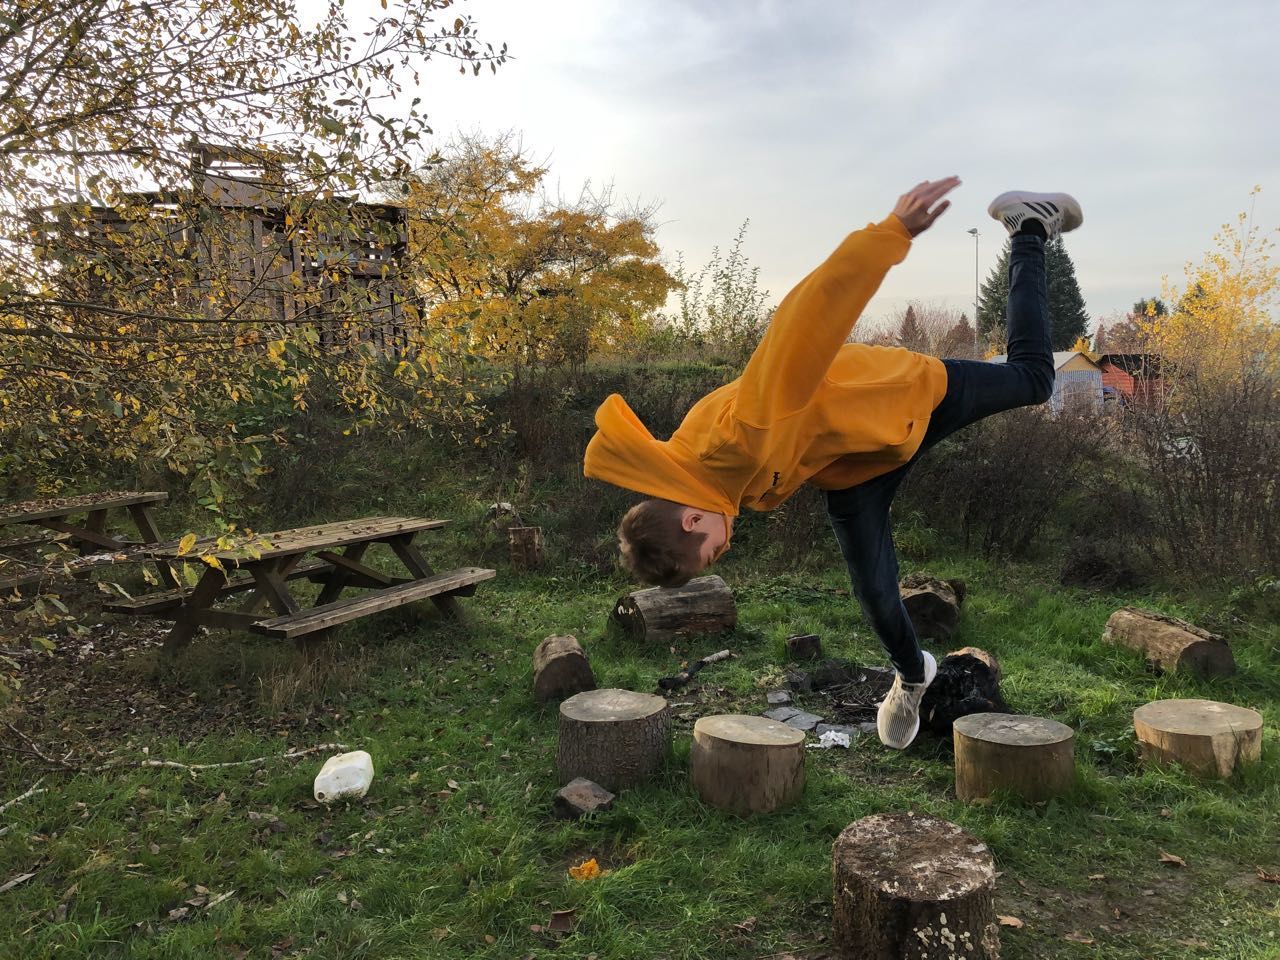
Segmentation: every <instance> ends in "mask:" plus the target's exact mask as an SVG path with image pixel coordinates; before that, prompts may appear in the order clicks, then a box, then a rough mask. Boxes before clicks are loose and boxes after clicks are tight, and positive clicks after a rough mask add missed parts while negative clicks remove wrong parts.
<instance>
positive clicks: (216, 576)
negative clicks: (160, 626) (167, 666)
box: [164, 567, 226, 656]
mask: <svg viewBox="0 0 1280 960" xmlns="http://www.w3.org/2000/svg"><path fill="white" fill-rule="evenodd" d="M224 583H226V577H225V576H224V575H223V573H222V571H221V570H218V569H217V568H215V567H209V568H208V569H207V570H205V572H204V575H203V576H202V577H201V578H200V581H199V582H198V583H197V584H196V585H195V589H194V590H192V591H191V593H190V594H189V595H188V596H187V597H186V598H184V599H183V601H182V606H180V607H179V608H178V611H177V618H176V622H175V623H174V625H173V628H172V629H171V630H170V631H169V635H168V636H167V637H165V638H164V652H165V653H166V654H168V655H169V656H175V655H176V654H177V652H178V651H179V650H181V649H182V648H183V647H185V646H186V645H187V644H188V643H190V642H191V638H192V637H193V636H195V632H196V627H198V626H199V624H198V623H197V622H196V616H197V615H198V614H199V613H200V611H202V610H207V609H209V607H211V606H213V601H214V600H216V599H217V598H218V594H219V593H220V592H221V591H222V585H223V584H224Z"/></svg>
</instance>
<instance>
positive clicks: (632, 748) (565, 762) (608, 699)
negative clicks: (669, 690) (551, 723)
mask: <svg viewBox="0 0 1280 960" xmlns="http://www.w3.org/2000/svg"><path fill="white" fill-rule="evenodd" d="M670 748H671V708H670V707H669V706H668V705H667V701H666V700H664V699H663V698H662V697H655V696H653V695H652V694H648V693H635V692H633V691H631V690H614V689H609V690H588V691H585V692H583V693H579V694H576V695H574V696H572V697H570V698H569V699H568V700H566V701H564V703H562V704H560V742H559V746H558V748H557V751H556V767H557V769H558V771H559V774H560V783H561V784H567V783H569V782H570V781H571V780H574V779H576V778H577V777H585V778H586V779H587V780H594V781H595V782H596V783H598V784H600V786H602V787H604V788H605V789H606V790H610V791H612V792H614V793H617V792H618V791H619V790H621V789H623V788H624V787H630V786H634V785H635V784H637V783H641V782H643V781H644V780H647V779H648V778H649V777H651V776H652V775H653V774H654V773H656V772H657V771H658V769H659V768H660V767H661V766H662V764H663V762H664V761H665V760H666V757H667V753H668V751H669V750H670Z"/></svg>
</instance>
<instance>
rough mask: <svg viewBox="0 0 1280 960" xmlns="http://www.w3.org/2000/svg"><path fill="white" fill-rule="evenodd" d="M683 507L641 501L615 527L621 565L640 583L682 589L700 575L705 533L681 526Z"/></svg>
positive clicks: (659, 501)
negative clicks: (620, 551)
mask: <svg viewBox="0 0 1280 960" xmlns="http://www.w3.org/2000/svg"><path fill="white" fill-rule="evenodd" d="M684 509H685V507H684V504H681V503H675V502H673V501H671V500H657V499H654V500H642V501H640V502H639V503H637V504H636V505H635V506H634V507H632V508H631V509H630V510H628V511H627V512H626V514H625V515H624V516H623V518H622V522H621V523H620V524H618V545H619V547H620V548H621V550H622V564H623V566H625V567H626V568H627V569H628V570H629V571H631V573H632V575H633V576H635V577H636V579H637V580H639V581H640V582H641V583H649V584H653V585H655V586H659V587H681V586H684V585H685V584H686V583H688V582H689V581H690V580H692V579H693V578H694V577H695V576H697V575H698V574H699V573H701V572H702V567H703V563H702V555H701V551H702V541H703V540H705V539H706V538H707V535H706V534H705V533H691V532H688V531H686V530H685V529H684V528H683V526H681V523H680V519H681V516H682V515H683V512H684Z"/></svg>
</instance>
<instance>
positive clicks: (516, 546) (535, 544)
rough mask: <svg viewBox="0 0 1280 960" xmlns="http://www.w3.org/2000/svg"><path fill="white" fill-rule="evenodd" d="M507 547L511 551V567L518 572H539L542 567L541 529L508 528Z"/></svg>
mask: <svg viewBox="0 0 1280 960" xmlns="http://www.w3.org/2000/svg"><path fill="white" fill-rule="evenodd" d="M507 546H508V548H509V549H510V551H511V565H512V566H513V567H515V568H516V569H517V570H537V569H538V568H539V567H541V566H542V560H543V552H544V551H543V540H542V528H541V527H510V528H508V530H507Z"/></svg>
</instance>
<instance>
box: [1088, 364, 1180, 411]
mask: <svg viewBox="0 0 1280 960" xmlns="http://www.w3.org/2000/svg"><path fill="white" fill-rule="evenodd" d="M1098 366H1099V367H1100V368H1101V370H1102V385H1103V386H1104V387H1106V388H1108V389H1110V390H1112V391H1114V392H1115V396H1116V397H1117V398H1118V399H1119V400H1120V402H1121V404H1122V405H1123V406H1126V407H1128V406H1134V407H1146V408H1150V409H1156V410H1158V409H1160V408H1161V407H1162V406H1163V405H1164V389H1165V388H1164V378H1163V377H1162V376H1161V371H1160V357H1159V355H1158V354H1154V353H1104V354H1102V355H1101V356H1100V357H1098Z"/></svg>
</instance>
